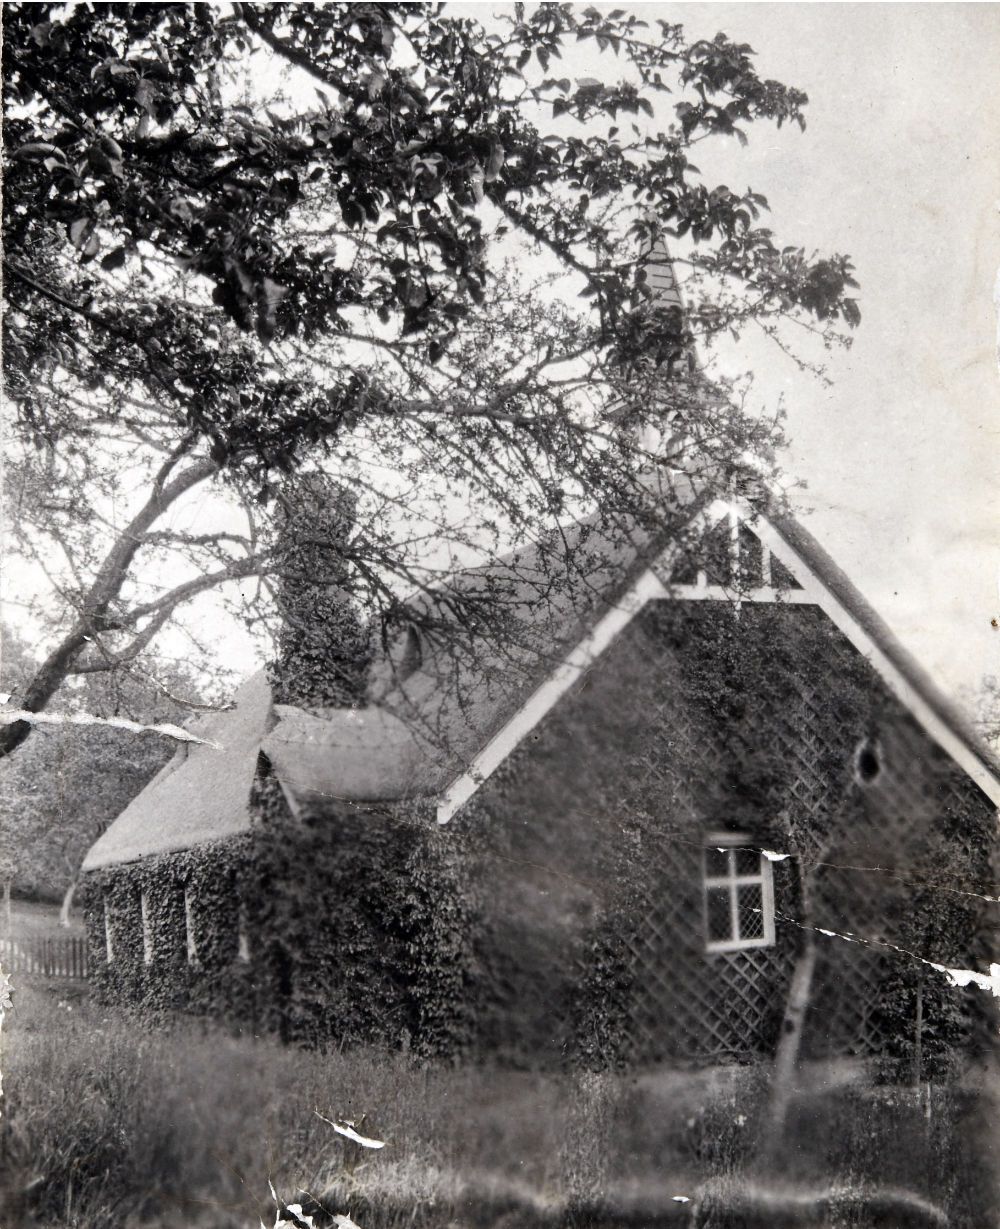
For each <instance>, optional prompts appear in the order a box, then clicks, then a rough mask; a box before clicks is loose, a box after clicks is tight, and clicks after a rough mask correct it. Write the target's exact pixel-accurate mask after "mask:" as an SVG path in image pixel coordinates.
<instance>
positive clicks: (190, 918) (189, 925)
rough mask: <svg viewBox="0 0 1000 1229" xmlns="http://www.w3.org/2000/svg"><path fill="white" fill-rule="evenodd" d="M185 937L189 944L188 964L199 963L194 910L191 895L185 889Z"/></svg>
mask: <svg viewBox="0 0 1000 1229" xmlns="http://www.w3.org/2000/svg"><path fill="white" fill-rule="evenodd" d="M184 937H185V940H186V942H187V962H188V964H197V963H198V945H197V943H196V941H195V935H194V909H193V907H192V904H191V893H190V892H189V891H188V889H187V888H185V889H184Z"/></svg>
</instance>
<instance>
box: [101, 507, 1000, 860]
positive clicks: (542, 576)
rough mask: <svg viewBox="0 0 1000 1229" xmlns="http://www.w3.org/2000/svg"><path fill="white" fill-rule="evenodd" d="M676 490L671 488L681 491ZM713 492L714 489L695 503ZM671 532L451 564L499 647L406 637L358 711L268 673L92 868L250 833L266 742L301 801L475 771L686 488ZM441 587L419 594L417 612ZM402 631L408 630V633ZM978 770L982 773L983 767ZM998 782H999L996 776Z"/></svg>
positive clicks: (811, 560)
mask: <svg viewBox="0 0 1000 1229" xmlns="http://www.w3.org/2000/svg"><path fill="white" fill-rule="evenodd" d="M675 495H676V492H675ZM701 502H704V501H701ZM673 506H674V508H675V510H676V516H675V517H674V518H673V521H671V519H670V517H669V516H666V518H665V522H664V526H663V528H662V531H661V532H657V533H655V534H654V533H651V532H649V531H646V530H642V529H639V528H637V527H635V526H633V527H632V528H631V529H630V530H629V531H627V532H618V533H609V532H608V531H607V530H606V529H603V528H602V527H601V526H600V525H599V524H598V522H597V521H593V520H592V521H585V522H581V523H579V524H577V525H574V526H570V527H568V528H564V529H563V530H561V531H560V534H559V537H558V543H557V542H556V540H555V539H553V540H551V541H545V542H542V543H538V544H535V545H533V546H532V547H530V548H527V549H525V550H522V551H519V552H516V553H514V554H513V555H511V556H509V557H508V558H506V559H504V560H500V561H497V562H495V563H493V564H491V565H489V566H488V567H484V568H478V569H472V570H470V571H467V572H463V573H459V574H457V575H456V576H454V577H453V578H452V579H451V581H450V582H449V584H450V585H451V586H452V587H453V588H452V592H454V589H455V588H459V587H460V588H462V589H463V591H464V592H465V593H466V594H468V593H475V592H480V591H482V592H488V593H490V594H491V595H492V597H493V598H494V599H497V598H498V596H500V595H502V599H501V600H502V602H503V603H504V607H503V608H505V609H506V610H507V613H508V615H509V620H508V621H509V623H510V627H511V629H512V634H511V636H510V638H509V639H508V641H507V642H505V643H504V645H503V647H501V646H500V645H499V644H497V643H495V642H490V641H488V640H487V639H485V638H483V637H478V636H476V635H475V634H472V635H471V636H470V637H469V641H468V643H467V644H465V645H464V646H461V645H460V646H459V648H458V649H457V650H456V648H455V646H454V644H447V643H446V642H445V641H444V640H443V638H441V637H435V636H434V635H433V634H432V633H429V634H425V635H422V636H421V642H420V660H419V661H416V662H414V661H413V660H410V661H409V662H408V663H407V664H406V668H405V670H404V669H400V658H399V654H398V652H396V648H397V646H390V649H389V651H388V652H387V653H386V654H385V655H384V656H383V657H382V658H381V659H379V660H378V661H376V662H375V664H374V666H373V668H372V671H371V676H370V685H369V703H368V705H367V706H366V707H364V708H359V709H340V710H338V709H315V710H313V711H312V712H308V713H307V712H304V711H303V710H302V709H299V708H296V707H294V706H291V705H272V703H271V697H270V691H269V687H268V684H267V682H266V680H265V678H264V676H263V673H260V674H257V675H254V676H253V678H251V679H250V680H248V682H247V683H246V684H244V686H243V688H241V690H240V692H239V693H238V694H237V697H236V707H235V710H234V711H232V712H230V713H226V714H222V715H220V716H218V717H216V718H214V719H213V721H212V722H210V723H207V724H206V727H205V728H204V729H202V730H199V734H200V735H201V736H202V737H204V738H208V739H211V740H212V741H214V742H216V743H218V744H219V748H218V749H216V748H213V747H209V746H203V745H195V746H192V747H191V748H190V750H188V751H187V753H186V755H183V753H179V754H180V755H182V756H183V758H181V759H180V760H179V761H178V762H176V763H172V764H170V765H167V767H166V768H165V769H164V770H163V771H162V772H161V773H160V775H159V776H157V777H156V778H154V780H153V781H152V782H151V783H150V784H149V785H148V786H147V787H146V789H145V790H144V791H143V792H142V793H141V794H140V795H139V796H138V797H137V798H136V799H135V800H134V801H133V802H132V803H131V804H130V806H129V807H128V808H127V809H126V810H125V811H124V812H123V813H122V815H121V816H120V817H119V818H118V819H117V820H116V821H115V823H114V824H112V825H111V827H110V828H109V829H108V831H107V832H106V833H105V834H104V836H102V837H101V838H100V840H98V841H97V843H96V844H95V845H94V846H93V848H92V849H91V851H90V853H89V854H88V855H87V859H86V861H85V863H84V869H86V870H90V869H93V868H95V867H99V866H106V865H109V864H111V863H116V862H126V861H133V860H135V859H138V858H141V857H144V856H148V855H151V854H156V853H163V852H167V851H170V850H176V849H182V848H187V847H190V846H191V845H194V844H199V843H202V842H207V841H211V840H216V839H219V838H221V837H225V836H230V835H234V834H236V833H239V832H243V831H245V830H247V828H248V827H249V825H250V816H249V812H248V799H249V793H250V785H251V782H252V779H253V773H254V768H255V765H256V763H257V756H258V753H259V752H263V753H264V754H265V755H266V756H267V758H268V760H269V761H270V763H271V766H272V769H273V771H274V772H275V774H276V775H277V777H278V779H279V780H280V781H281V784H282V786H283V788H284V789H285V792H286V794H287V795H288V797H289V798H290V800H291V801H292V803H293V805H297V804H299V803H303V804H307V805H309V806H310V807H313V808H314V807H315V804H316V802H317V799H320V798H323V797H329V798H335V799H338V800H346V801H351V802H359V803H364V802H375V801H385V800H392V799H399V798H404V797H420V796H424V797H432V798H434V797H438V796H440V795H441V793H442V792H443V791H444V790H446V788H447V787H448V786H449V784H450V783H451V782H452V781H453V780H454V779H455V777H456V776H457V775H458V774H460V773H462V772H465V771H467V770H468V768H469V766H470V764H471V763H472V761H473V760H474V759H475V757H476V755H477V753H478V752H480V750H481V749H482V748H483V747H484V746H485V745H486V744H487V743H488V742H489V740H490V739H491V738H492V737H493V736H494V735H495V734H496V732H497V731H498V730H499V729H501V727H503V725H504V724H505V723H506V722H508V721H509V720H510V719H511V718H512V717H513V716H514V714H516V713H517V712H518V710H519V709H520V708H521V706H522V705H523V704H524V702H525V701H526V699H527V698H528V697H529V696H530V695H531V694H532V692H533V690H534V689H535V688H536V687H538V685H539V684H540V682H542V681H543V680H544V679H545V678H546V677H547V676H549V675H551V673H552V672H553V671H554V670H555V669H556V668H557V666H558V664H559V662H560V661H561V660H562V658H563V656H564V654H565V652H566V650H567V648H568V647H569V646H571V645H573V644H575V643H576V642H577V641H578V640H579V639H580V637H581V635H583V634H584V633H585V632H586V631H587V630H588V629H589V628H590V627H592V626H593V625H594V623H595V622H596V621H597V620H598V619H599V618H600V617H601V616H602V615H603V614H604V613H605V612H606V611H607V610H608V609H609V608H610V607H611V606H612V605H613V604H614V603H615V602H616V601H617V599H618V598H619V597H620V595H621V594H622V593H623V592H624V591H625V590H626V588H627V587H628V585H629V584H630V583H631V581H632V580H633V579H634V578H635V577H636V576H637V575H638V574H639V573H641V572H642V571H644V570H645V569H647V568H648V567H649V565H650V563H651V562H652V560H653V559H655V558H657V557H658V556H659V554H660V553H661V551H662V550H663V548H664V545H665V544H666V543H667V542H669V541H675V540H677V539H678V537H679V536H682V535H683V534H684V533H685V532H686V526H687V525H688V524H689V522H690V520H691V517H692V515H693V512H694V510H695V508H696V507H697V506H699V500H698V499H697V498H695V496H694V495H693V493H692V491H691V489H688V491H687V493H686V498H685V499H681V500H675V502H674V505H673ZM769 522H770V524H771V525H772V526H773V527H774V529H775V530H776V531H777V532H778V533H779V534H780V535H781V537H782V539H783V540H784V541H786V542H787V543H788V544H789V545H791V546H792V547H793V548H794V550H795V552H796V553H797V555H798V557H799V558H800V559H802V560H803V561H804V562H805V563H806V565H807V566H808V568H809V569H810V571H811V572H812V573H813V575H814V576H815V577H817V578H818V580H819V582H820V584H821V585H822V586H823V587H824V588H825V589H826V590H828V591H829V592H830V593H831V594H833V595H834V596H835V598H836V600H837V601H838V602H839V603H840V605H841V606H842V607H843V608H844V609H845V610H847V611H848V612H849V614H850V616H851V618H852V619H853V620H854V621H855V622H856V623H857V625H858V626H859V627H860V628H861V629H862V630H863V632H864V635H865V636H866V637H867V638H868V640H869V641H870V643H871V644H872V645H874V646H875V647H876V648H877V649H878V650H879V652H880V653H881V654H883V655H884V657H885V658H886V659H888V661H889V662H890V663H891V668H892V670H893V671H895V672H896V674H897V675H898V678H899V679H900V680H902V682H903V684H904V686H905V688H906V689H907V690H908V692H909V694H910V695H911V696H912V697H913V698H914V700H915V702H916V703H917V704H918V705H920V706H923V709H924V710H925V711H926V710H930V711H931V712H932V713H933V714H934V716H935V719H936V720H937V721H938V722H940V725H941V726H942V727H944V728H946V730H947V733H948V738H949V741H951V740H953V742H952V745H953V746H957V747H958V748H959V749H960V752H961V753H962V755H961V758H962V760H963V761H964V762H965V763H966V764H969V765H971V766H972V770H973V773H974V775H975V776H976V779H977V780H979V782H980V784H982V782H983V780H986V782H987V785H986V788H987V792H988V793H990V795H991V797H992V796H994V786H995V793H996V796H997V797H998V798H1000V761H998V760H997V758H996V757H995V756H994V755H993V754H992V753H991V752H990V751H989V750H988V749H987V748H986V747H985V746H984V745H983V744H982V742H981V741H980V739H979V738H978V736H977V735H976V733H975V732H974V731H973V729H972V728H971V727H970V725H969V724H968V723H967V722H966V721H965V719H964V718H963V717H962V716H961V714H959V713H958V712H957V710H956V709H955V706H954V705H952V704H951V703H950V701H948V700H947V699H946V698H945V697H944V696H943V695H942V694H941V692H940V691H939V690H938V689H937V687H936V686H935V685H934V683H933V682H932V680H931V679H930V678H929V676H928V675H927V674H926V672H925V671H924V670H923V669H922V668H921V667H920V666H919V665H918V664H917V663H916V662H915V661H914V660H913V658H912V657H911V656H910V655H909V654H908V653H907V652H906V651H905V650H904V649H903V648H902V646H901V645H900V644H899V642H898V641H897V640H896V638H895V637H894V636H893V634H892V633H891V632H890V630H889V628H888V627H887V626H886V624H885V623H884V622H883V620H882V619H881V618H880V617H879V616H878V615H877V614H876V613H875V611H874V610H873V609H872V608H871V606H870V605H869V604H868V602H867V601H866V600H865V599H864V597H863V596H862V595H861V593H860V592H859V591H858V590H857V588H856V587H855V586H854V585H853V584H852V583H851V582H850V581H849V580H848V579H847V577H846V576H845V575H844V573H843V572H842V571H841V570H840V569H839V568H838V567H837V566H836V564H835V563H834V562H833V560H832V559H831V558H830V556H829V555H828V554H827V553H826V551H825V550H824V549H823V548H822V547H821V546H820V545H819V543H818V542H817V541H816V539H815V538H814V537H813V536H812V535H811V534H809V533H808V532H807V531H806V530H804V529H803V528H802V527H801V526H800V525H799V524H798V523H797V522H796V521H794V520H793V519H792V518H790V517H788V516H787V515H783V514H780V513H778V512H775V513H773V514H772V515H770V516H769ZM447 592H448V590H447V588H444V589H442V590H441V591H440V592H439V593H438V594H431V595H427V594H425V595H423V596H421V598H420V599H419V600H418V601H416V602H415V603H414V606H413V611H414V619H415V621H416V622H418V623H419V622H420V621H421V618H420V616H423V615H426V614H427V612H428V604H430V605H433V603H434V602H435V601H437V600H444V599H446V598H447ZM402 634H405V633H402ZM977 768H978V769H979V771H976V769H977ZM990 783H992V784H990Z"/></svg>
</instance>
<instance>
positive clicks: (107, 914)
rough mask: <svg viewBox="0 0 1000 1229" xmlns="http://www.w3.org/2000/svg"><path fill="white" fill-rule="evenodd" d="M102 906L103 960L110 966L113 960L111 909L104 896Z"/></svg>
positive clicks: (113, 945)
mask: <svg viewBox="0 0 1000 1229" xmlns="http://www.w3.org/2000/svg"><path fill="white" fill-rule="evenodd" d="M103 904H104V959H105V961H106V962H107V963H108V964H112V963H113V962H114V958H115V944H114V937H113V936H112V933H111V909H110V908H109V906H108V898H107V897H106V896H105V897H104V900H103Z"/></svg>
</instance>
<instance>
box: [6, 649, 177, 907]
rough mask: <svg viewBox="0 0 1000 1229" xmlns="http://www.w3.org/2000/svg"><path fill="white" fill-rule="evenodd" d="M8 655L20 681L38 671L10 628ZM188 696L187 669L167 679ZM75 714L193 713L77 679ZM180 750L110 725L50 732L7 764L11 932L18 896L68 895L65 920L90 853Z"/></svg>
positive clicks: (171, 716) (149, 719)
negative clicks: (14, 897) (12, 906)
mask: <svg viewBox="0 0 1000 1229" xmlns="http://www.w3.org/2000/svg"><path fill="white" fill-rule="evenodd" d="M2 634H3V648H4V656H5V659H6V661H7V663H8V665H9V664H10V663H11V661H13V663H14V666H13V668H12V669H11V681H12V682H13V683H14V685H15V686H16V685H17V675H18V673H20V674H22V675H27V674H29V673H30V670H31V668H32V667H31V662H30V653H29V651H28V647H27V645H25V643H24V641H23V640H22V639H21V638H20V637H19V636H18V635H17V634H16V633H15V632H14V631H13V630H12V629H11V628H8V627H3V629H2ZM164 677H165V678H166V679H167V681H168V682H169V683H170V685H171V686H172V687H173V688H175V689H176V690H178V691H179V692H181V693H182V694H184V695H187V696H197V695H198V692H197V690H196V689H195V686H194V682H193V680H192V679H191V677H190V676H189V674H188V673H187V672H186V671H185V670H183V669H182V668H178V667H177V666H174V667H172V668H171V669H170V670H169V671H167V672H166V673H165V675H164ZM64 705H65V707H66V708H68V709H69V710H70V712H72V713H83V712H86V713H89V714H92V715H94V716H97V717H114V716H121V715H124V716H127V717H129V718H131V719H132V720H135V721H140V722H142V723H144V724H150V725H152V724H159V723H162V722H167V721H173V722H175V721H177V720H179V719H181V718H183V717H185V716H187V717H190V711H189V710H188V709H186V708H185V707H183V706H181V705H179V704H178V703H176V702H175V701H172V700H171V699H169V698H168V697H167V696H165V695H164V694H163V692H162V691H161V690H159V689H157V688H154V687H153V686H151V685H150V684H149V683H146V684H145V686H143V685H141V684H137V683H136V682H135V681H134V680H132V679H122V678H121V677H118V676H115V675H109V674H98V675H88V676H85V677H84V678H82V679H79V680H77V685H76V686H75V687H73V688H72V689H71V690H70V691H69V692H68V693H67V694H66V695H65V697H64ZM172 753H173V748H172V747H170V745H169V744H168V742H167V741H166V740H164V739H163V738H161V737H158V736H157V735H156V734H154V733H149V734H142V735H139V736H137V735H135V734H134V733H130V732H128V731H125V730H121V729H115V728H113V727H109V726H101V725H82V726H81V725H64V726H50V727H47V728H46V729H45V730H44V732H43V733H42V734H40V735H39V736H38V737H36V738H33V739H32V740H31V742H30V744H29V745H28V746H26V747H25V748H24V750H23V753H22V754H21V755H18V756H15V757H13V758H11V759H9V760H6V761H4V762H3V763H2V764H0V811H2V813H3V817H4V821H3V824H2V826H0V881H2V883H3V898H4V915H5V920H6V924H7V928H8V929H9V928H10V898H11V890H12V889H17V890H20V891H21V892H23V893H28V894H32V895H51V894H53V893H59V894H61V895H63V896H64V910H63V913H64V918H67V920H68V907H69V902H70V899H71V896H72V891H73V888H74V886H75V884H76V881H77V877H78V875H79V870H80V863H81V861H82V859H83V855H84V854H85V853H86V851H87V848H88V847H89V846H90V845H91V844H92V842H93V841H94V840H96V839H97V837H98V836H100V834H101V833H102V832H103V831H104V829H105V828H106V827H107V825H108V824H109V823H110V822H111V821H112V820H113V819H114V818H115V817H116V816H117V815H118V814H120V813H121V811H123V810H124V809H125V807H126V806H127V805H128V803H129V802H130V801H131V800H132V798H133V797H135V795H136V794H137V793H138V792H139V791H140V790H141V789H142V788H143V786H144V785H145V784H146V783H147V781H149V779H150V778H151V777H152V776H153V774H154V773H155V772H157V771H158V770H159V769H160V768H161V767H162V766H163V765H164V764H165V763H166V761H167V760H168V759H169V758H170V756H171V754H172Z"/></svg>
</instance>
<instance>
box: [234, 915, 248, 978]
mask: <svg viewBox="0 0 1000 1229" xmlns="http://www.w3.org/2000/svg"><path fill="white" fill-rule="evenodd" d="M236 959H237V960H238V961H239V962H240V963H241V964H249V963H250V933H249V929H248V927H247V911H246V906H245V905H243V904H242V903H241V904H240V907H239V912H238V914H237V918H236Z"/></svg>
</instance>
